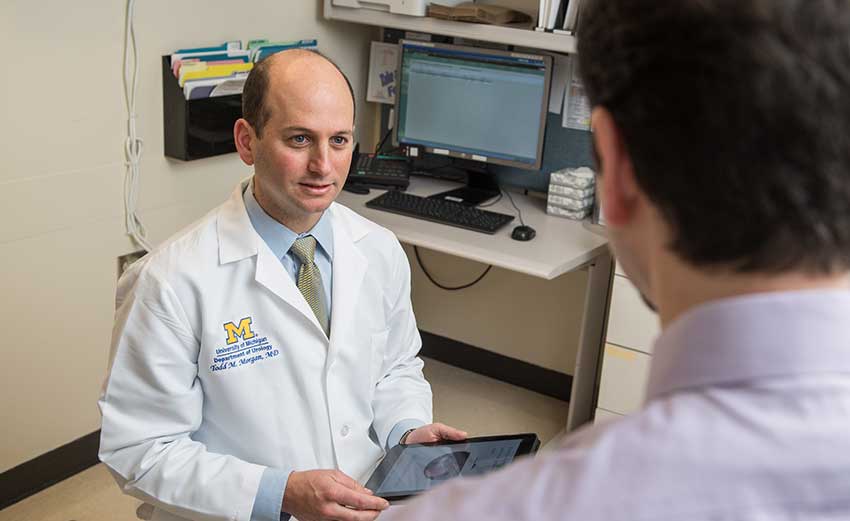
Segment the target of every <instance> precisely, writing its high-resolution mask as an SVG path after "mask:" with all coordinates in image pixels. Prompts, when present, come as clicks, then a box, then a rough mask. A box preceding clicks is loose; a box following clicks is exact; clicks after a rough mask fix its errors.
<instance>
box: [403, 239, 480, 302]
mask: <svg viewBox="0 0 850 521" xmlns="http://www.w3.org/2000/svg"><path fill="white" fill-rule="evenodd" d="M413 253H414V254H416V262H417V263H418V264H419V267H420V268H422V273H424V274H425V276H426V277H428V280H430V281H431V283H432V284H434V285H435V286H437V287H438V288H440V289H444V290H446V291H458V290H461V289H466V288H469V287H471V286H474V285H476V284H478V283H479V282H481V279H483V278H484V277H485V276H486V275H487V274H488V273H490V270H491V269H492V268H493V265H492V264H491V265H489V266H487V269H486V270H484V273H482V274H481V275H479V277H478V278H477V279H475V280H473V281H472V282H470V283H469V284H462V285H460V286H446V285H444V284H440V283H439V282H437V281H436V280H434V277H432V276H431V274H430V273H428V270H427V269H425V264H423V263H422V258H421V257H420V256H419V247H417V246H414V247H413Z"/></svg>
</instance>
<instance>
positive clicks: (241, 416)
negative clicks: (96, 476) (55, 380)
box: [98, 182, 432, 521]
mask: <svg viewBox="0 0 850 521" xmlns="http://www.w3.org/2000/svg"><path fill="white" fill-rule="evenodd" d="M246 183H247V182H243V183H242V184H241V186H239V187H237V189H236V190H234V192H233V195H232V196H231V197H230V199H229V200H228V201H227V202H225V203H224V204H223V205H221V206H220V207H219V208H217V209H215V210H213V211H212V212H210V213H209V214H208V215H207V216H205V217H204V218H202V219H201V220H200V221H198V222H197V223H195V224H194V225H192V226H190V227H189V228H188V229H186V230H184V231H183V232H181V233H179V234H178V235H177V236H175V237H173V238H172V239H170V240H168V241H167V242H166V243H165V244H163V245H162V246H161V247H159V248H157V249H156V250H155V251H153V252H152V253H151V254H149V255H147V256H146V257H145V258H144V259H143V260H142V261H140V262H138V263H136V264H135V265H133V266H132V267H131V268H130V270H129V271H128V273H127V274H126V275H125V276H124V277H123V278H122V279H121V281H120V283H119V287H118V291H117V297H116V302H117V312H116V321H115V329H114V331H113V341H112V353H111V369H110V372H109V375H108V377H107V380H106V382H105V383H104V388H103V392H102V395H101V398H100V401H99V402H98V403H99V406H100V409H101V412H102V415H103V425H102V431H101V443H100V458H101V460H102V461H103V462H104V463H105V464H106V465H107V466H108V467H109V468H110V470H111V471H112V472H113V474H114V475H115V477H116V479H117V480H118V482H119V485H121V487H122V488H123V489H124V491H125V492H127V493H129V494H132V495H134V496H136V497H138V498H140V499H143V500H144V501H146V502H148V503H151V504H153V505H154V506H155V507H156V509H155V510H154V515H153V519H154V520H166V519H168V520H173V519H181V518H189V519H195V520H235V521H248V520H249V518H250V515H251V511H252V508H253V502H254V498H255V495H256V493H257V488H258V485H259V482H260V478H261V476H262V474H263V471H264V469H265V467H266V466H271V467H277V468H282V469H293V470H308V469H331V468H337V469H340V470H341V471H343V472H345V473H346V474H348V475H350V476H352V477H354V478H355V479H360V480H361V481H362V480H364V479H365V478H367V477H368V475H367V474H368V472H370V471H371V469H372V468H373V466H374V464H375V463H376V461H377V460H378V459H379V458H380V457H381V456H382V453H383V452H382V447H384V446H385V445H386V442H387V437H388V435H389V433H390V431H391V430H392V428H393V427H394V426H395V425H396V423H398V422H399V421H401V420H404V419H417V420H419V421H421V422H423V423H430V422H431V421H432V420H431V388H430V386H429V385H428V383H427V382H426V381H425V379H424V377H423V375H422V361H421V360H420V359H419V358H418V357H417V353H418V351H419V348H420V346H421V340H420V338H419V333H418V330H417V328H416V322H415V319H414V316H413V312H412V309H411V303H410V268H409V265H408V263H407V258H406V256H405V254H404V251H403V250H402V249H401V246H400V245H399V243H398V241H397V240H396V238H395V236H394V235H393V234H392V233H391V232H389V231H388V230H386V229H384V228H382V227H380V226H378V225H376V224H374V223H372V222H370V221H368V220H366V219H364V218H363V217H361V216H359V215H357V214H356V213H354V212H352V211H351V210H349V209H347V208H345V207H343V206H341V205H338V204H336V203H334V204H332V205H331V207H330V208H329V209H328V211H329V212H330V216H331V222H332V226H333V236H334V239H333V240H334V259H333V290H332V293H333V294H332V306H333V318H332V323H331V335H330V338H331V339H330V341H329V340H328V338H327V337H326V336H325V334H324V332H323V331H322V328H321V327H320V326H319V324H318V322H317V320H316V318H315V316H314V315H313V312H312V311H311V310H310V307H309V306H308V305H307V302H306V301H305V300H304V298H303V297H302V295H301V293H300V292H299V291H298V289H297V288H296V286H295V283H294V281H293V280H292V278H291V277H290V276H289V274H287V273H286V271H285V269H284V268H283V266H282V265H281V263H280V261H279V260H278V259H277V258H276V257H275V256H274V254H273V253H272V252H271V250H270V249H269V248H268V246H267V245H266V243H265V242H264V241H263V240H262V239H261V238H260V237H259V236H258V235H257V233H256V232H255V230H254V228H253V226H252V225H251V222H250V220H249V218H248V215H247V213H246V211H245V206H244V203H243V201H242V191H243V190H244V188H245V186H246ZM245 318H250V324H248V325H247V327H243V328H242V329H239V326H245V325H246V323H245V321H244V319H245ZM227 324H230V325H229V326H228V325H227ZM228 327H229V330H228ZM228 340H230V341H231V343H230V344H228ZM177 516H180V517H177Z"/></svg>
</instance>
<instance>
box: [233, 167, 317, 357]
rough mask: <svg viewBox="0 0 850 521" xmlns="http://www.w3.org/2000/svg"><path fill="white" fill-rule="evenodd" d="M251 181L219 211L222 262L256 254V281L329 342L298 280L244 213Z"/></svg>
mask: <svg viewBox="0 0 850 521" xmlns="http://www.w3.org/2000/svg"><path fill="white" fill-rule="evenodd" d="M249 182H250V178H248V179H246V180H244V181H242V182H241V183H240V184H239V186H238V187H236V189H235V190H234V191H233V193H232V194H231V196H230V199H228V201H227V202H226V203H225V204H224V205H222V207H221V209H220V210H219V214H218V224H217V225H218V240H219V261H220V262H221V263H222V264H226V263H229V262H237V261H242V260H244V259H246V258H248V257H251V256H252V255H256V256H257V269H256V273H255V275H254V278H255V280H256V281H257V282H259V283H260V284H262V285H263V286H265V287H266V288H268V289H269V291H271V292H272V293H274V294H275V295H277V296H278V297H280V299H281V300H283V301H284V302H286V303H287V304H288V305H289V306H291V307H292V308H293V309H294V310H295V311H297V312H298V313H301V314H302V315H304V316H305V317H306V318H307V320H309V321H310V322H311V323H312V324H313V327H314V328H315V330H316V332H318V334H319V335H321V337H322V338H324V339H325V340H326V341H327V337H326V336H325V332H324V330H322V327H321V326H320V325H319V321H318V320H317V319H316V315H314V314H313V310H312V309H310V305H309V304H307V301H306V300H304V296H303V295H301V292H300V291H298V287H297V286H296V285H295V281H293V280H292V277H290V276H289V274H288V273H287V272H286V269H285V268H284V267H283V265H282V264H281V263H280V260H279V259H278V258H277V257H275V255H274V253H272V251H271V250H270V249H269V247H268V245H267V244H266V243H265V241H264V240H263V239H262V238H261V237H260V236H259V235H258V234H257V231H256V230H254V225H253V224H251V219H250V218H249V217H248V212H247V211H246V210H245V202H244V201H243V200H242V194H243V192H244V191H245V188H246V187H247V186H248V183H249Z"/></svg>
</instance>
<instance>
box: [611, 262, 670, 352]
mask: <svg viewBox="0 0 850 521" xmlns="http://www.w3.org/2000/svg"><path fill="white" fill-rule="evenodd" d="M660 331H661V328H660V327H659V325H658V315H656V314H655V313H654V312H653V311H652V310H651V309H649V307H647V305H646V304H644V302H643V299H642V298H641V296H640V293H639V292H638V290H637V289H636V288H635V287H634V286H633V285H632V283H631V282H630V281H629V279H627V278H626V277H621V276H619V275H617V276H615V277H614V287H613V289H612V290H611V311H610V313H609V314H608V333H607V337H606V341H607V342H609V343H612V344H617V345H618V346H623V347H628V348H631V349H635V350H638V351H643V352H644V353H652V344H653V342H654V341H655V337H656V336H658V333H659V332H660Z"/></svg>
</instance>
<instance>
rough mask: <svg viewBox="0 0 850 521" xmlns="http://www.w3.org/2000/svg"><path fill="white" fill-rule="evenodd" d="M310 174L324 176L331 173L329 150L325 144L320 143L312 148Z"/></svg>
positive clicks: (328, 146)
mask: <svg viewBox="0 0 850 521" xmlns="http://www.w3.org/2000/svg"><path fill="white" fill-rule="evenodd" d="M309 168H310V172H312V173H314V174H320V175H326V174H328V173H330V171H331V149H330V145H328V144H327V143H320V144H318V145H316V146H315V147H313V151H312V153H311V155H310V165H309Z"/></svg>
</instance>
